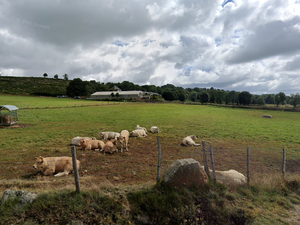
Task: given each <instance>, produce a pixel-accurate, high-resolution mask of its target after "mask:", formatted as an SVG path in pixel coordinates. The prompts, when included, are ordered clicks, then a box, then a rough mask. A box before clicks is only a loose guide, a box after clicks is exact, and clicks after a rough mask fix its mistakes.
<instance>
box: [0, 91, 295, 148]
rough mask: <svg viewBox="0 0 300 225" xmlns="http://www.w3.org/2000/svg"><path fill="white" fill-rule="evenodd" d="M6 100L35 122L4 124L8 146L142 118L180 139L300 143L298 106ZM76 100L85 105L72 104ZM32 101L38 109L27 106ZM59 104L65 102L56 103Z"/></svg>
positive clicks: (59, 139) (53, 141) (51, 141)
mask: <svg viewBox="0 0 300 225" xmlns="http://www.w3.org/2000/svg"><path fill="white" fill-rule="evenodd" d="M0 104H1V105H6V104H11V105H16V106H17V107H19V108H21V110H19V111H18V115H19V125H22V124H25V125H31V126H29V127H24V128H20V129H1V130H0V133H1V137H2V143H1V145H2V148H1V149H3V150H8V149H12V148H14V149H23V148H34V147H39V146H43V147H59V146H65V145H67V144H69V142H70V139H71V138H72V137H74V136H96V135H97V134H98V132H100V131H102V130H107V131H108V130H111V131H121V130H122V129H127V130H133V129H134V128H135V126H136V124H139V125H141V126H144V127H146V128H148V129H149V128H150V127H151V126H153V125H155V126H158V127H159V128H160V130H161V131H162V132H161V134H160V136H162V137H166V138H171V139H177V140H178V141H180V140H181V139H182V138H183V137H185V136H187V135H190V134H196V135H197V136H198V137H199V139H200V140H206V141H208V142H210V143H211V144H213V145H216V144H218V145H221V144H222V143H223V144H224V145H226V146H237V147H247V146H248V145H249V146H253V147H259V148H268V149H272V148H273V149H275V148H283V147H286V148H289V149H292V150H298V149H299V147H300V134H299V130H300V123H299V122H298V121H300V113H297V112H282V111H264V110H250V109H233V108H223V107H215V106H209V105H208V106H206V105H204V106H202V105H184V104H146V103H145V104H144V103H139V104H137V103H126V104H119V103H111V102H110V104H109V105H107V102H100V101H88V100H74V99H68V98H65V99H63V98H45V97H23V96H8V95H6V96H5V95H4V96H2V95H1V96H0ZM75 105H77V106H84V107H71V106H75ZM27 106H29V107H30V106H33V109H31V107H30V109H26V107H27ZM55 106H59V108H51V107H55ZM47 107H50V108H47ZM24 108H25V109H24ZM264 114H272V116H273V118H272V119H266V118H262V117H261V116H262V115H264ZM3 140H5V141H3ZM16 143H18V144H19V145H16Z"/></svg>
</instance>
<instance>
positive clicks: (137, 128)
mask: <svg viewBox="0 0 300 225" xmlns="http://www.w3.org/2000/svg"><path fill="white" fill-rule="evenodd" d="M135 129H136V130H144V131H145V133H146V134H147V129H146V128H145V127H140V125H138V124H137V125H136V128H135Z"/></svg>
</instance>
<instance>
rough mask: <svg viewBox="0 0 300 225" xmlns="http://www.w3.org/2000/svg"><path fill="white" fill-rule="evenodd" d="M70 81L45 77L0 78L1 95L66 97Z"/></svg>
mask: <svg viewBox="0 0 300 225" xmlns="http://www.w3.org/2000/svg"><path fill="white" fill-rule="evenodd" d="M69 83H70V81H69V80H63V79H54V78H44V77H9V76H0V94H13V95H42V96H53V97H54V96H57V95H66V93H67V87H68V85H69Z"/></svg>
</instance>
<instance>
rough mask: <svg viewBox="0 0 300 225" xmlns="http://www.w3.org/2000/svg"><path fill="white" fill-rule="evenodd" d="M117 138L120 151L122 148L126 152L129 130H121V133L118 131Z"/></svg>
mask: <svg viewBox="0 0 300 225" xmlns="http://www.w3.org/2000/svg"><path fill="white" fill-rule="evenodd" d="M118 140H119V142H120V144H121V152H123V149H124V148H125V149H126V151H127V152H128V140H129V131H128V130H122V131H121V133H120V137H118Z"/></svg>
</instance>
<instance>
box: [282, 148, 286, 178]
mask: <svg viewBox="0 0 300 225" xmlns="http://www.w3.org/2000/svg"><path fill="white" fill-rule="evenodd" d="M285 165H286V149H285V148H283V162H282V176H283V179H284V178H285Z"/></svg>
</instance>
